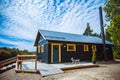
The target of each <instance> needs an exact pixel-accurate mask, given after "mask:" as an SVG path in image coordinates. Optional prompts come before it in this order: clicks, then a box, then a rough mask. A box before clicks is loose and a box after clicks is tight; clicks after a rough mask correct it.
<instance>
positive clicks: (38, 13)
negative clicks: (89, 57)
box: [0, 0, 106, 51]
mask: <svg viewBox="0 0 120 80" xmlns="http://www.w3.org/2000/svg"><path fill="white" fill-rule="evenodd" d="M105 1H106V0H0V47H11V48H19V49H21V50H24V49H27V50H29V51H35V47H34V41H35V39H36V34H37V31H38V29H43V30H52V31H59V32H66V33H73V34H83V32H84V31H85V29H86V25H87V23H89V24H90V27H91V29H93V32H95V33H98V34H99V33H100V21H99V10H98V8H99V7H100V6H101V7H103V6H104V3H105ZM103 15H104V14H103Z"/></svg>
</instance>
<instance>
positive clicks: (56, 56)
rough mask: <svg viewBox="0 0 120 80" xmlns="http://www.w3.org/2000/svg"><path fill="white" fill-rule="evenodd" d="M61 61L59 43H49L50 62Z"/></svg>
mask: <svg viewBox="0 0 120 80" xmlns="http://www.w3.org/2000/svg"><path fill="white" fill-rule="evenodd" d="M57 62H61V44H56V43H52V44H51V63H57Z"/></svg>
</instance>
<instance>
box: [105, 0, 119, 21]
mask: <svg viewBox="0 0 120 80" xmlns="http://www.w3.org/2000/svg"><path fill="white" fill-rule="evenodd" d="M104 11H105V13H106V15H105V17H106V20H107V21H111V20H112V18H113V17H114V16H116V15H118V14H120V0H107V1H106V3H105V7H104Z"/></svg>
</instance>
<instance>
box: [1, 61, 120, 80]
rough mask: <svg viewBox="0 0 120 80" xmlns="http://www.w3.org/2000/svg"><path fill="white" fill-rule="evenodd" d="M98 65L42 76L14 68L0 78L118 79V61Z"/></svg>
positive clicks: (39, 79) (38, 79)
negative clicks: (17, 70) (17, 71)
mask: <svg viewBox="0 0 120 80" xmlns="http://www.w3.org/2000/svg"><path fill="white" fill-rule="evenodd" d="M99 65H100V67H94V68H84V69H74V70H67V71H65V73H63V74H56V75H51V76H46V77H42V76H41V75H40V74H39V73H38V74H33V73H16V72H15V70H14V69H11V70H9V71H6V72H4V73H2V74H0V80H120V62H113V61H109V62H99Z"/></svg>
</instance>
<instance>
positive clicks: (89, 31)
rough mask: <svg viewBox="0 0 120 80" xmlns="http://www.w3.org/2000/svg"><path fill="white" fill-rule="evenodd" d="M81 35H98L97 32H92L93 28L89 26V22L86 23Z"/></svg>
mask: <svg viewBox="0 0 120 80" xmlns="http://www.w3.org/2000/svg"><path fill="white" fill-rule="evenodd" d="M83 35H86V36H96V37H99V34H97V33H93V30H92V29H91V28H90V25H89V23H87V27H86V30H85V31H84V33H83Z"/></svg>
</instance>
